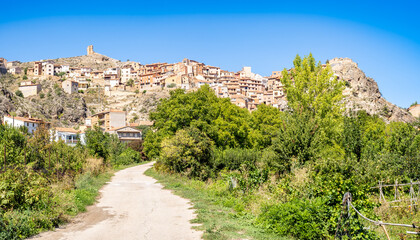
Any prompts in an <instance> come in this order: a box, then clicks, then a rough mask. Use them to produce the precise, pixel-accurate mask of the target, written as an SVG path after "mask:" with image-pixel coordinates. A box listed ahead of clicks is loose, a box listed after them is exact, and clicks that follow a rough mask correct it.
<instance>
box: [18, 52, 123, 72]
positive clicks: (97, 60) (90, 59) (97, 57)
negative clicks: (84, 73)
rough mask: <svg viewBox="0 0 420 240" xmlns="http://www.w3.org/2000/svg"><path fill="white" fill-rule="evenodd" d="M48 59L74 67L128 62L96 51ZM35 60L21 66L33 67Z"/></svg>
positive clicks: (120, 64)
mask: <svg viewBox="0 0 420 240" xmlns="http://www.w3.org/2000/svg"><path fill="white" fill-rule="evenodd" d="M47 61H53V62H54V64H60V65H69V66H72V67H89V68H92V69H106V68H111V67H121V66H123V65H124V64H126V63H125V62H121V61H120V60H117V59H114V58H110V57H108V56H105V55H103V54H100V53H96V52H94V53H91V54H89V55H83V56H76V57H67V58H57V59H48V60H47ZM34 62H35V61H33V62H25V63H22V64H21V65H20V67H23V68H24V67H33V66H34Z"/></svg>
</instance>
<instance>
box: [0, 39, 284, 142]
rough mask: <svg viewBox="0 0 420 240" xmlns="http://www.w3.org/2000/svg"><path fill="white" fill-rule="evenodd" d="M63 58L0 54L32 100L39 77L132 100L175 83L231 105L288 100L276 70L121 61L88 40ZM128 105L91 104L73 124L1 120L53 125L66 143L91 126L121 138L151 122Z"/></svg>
mask: <svg viewBox="0 0 420 240" xmlns="http://www.w3.org/2000/svg"><path fill="white" fill-rule="evenodd" d="M76 58H77V57H76ZM69 59H71V58H69ZM66 60H67V61H65V63H63V61H60V59H59V60H56V61H54V60H43V61H35V62H31V63H21V62H19V61H9V62H8V61H7V60H6V59H4V58H0V73H1V74H6V73H8V74H11V75H14V76H16V77H18V78H19V79H21V81H20V82H19V84H18V90H17V91H16V93H18V92H19V93H18V94H17V95H21V97H23V98H25V99H26V98H28V99H31V100H32V101H34V100H35V99H36V97H39V95H42V96H41V98H43V97H44V96H43V95H44V93H43V92H45V91H43V85H42V84H41V83H42V82H44V85H45V82H54V83H55V87H57V86H58V87H59V88H61V90H62V91H63V92H65V93H67V94H69V95H71V96H73V95H78V94H80V95H83V94H84V93H85V92H89V90H92V89H95V90H97V89H100V92H101V93H103V94H104V95H105V97H108V98H111V99H113V100H114V99H117V98H118V97H115V96H120V95H122V96H123V97H125V98H124V100H125V101H130V98H128V97H130V96H132V95H130V94H139V93H146V92H149V93H150V92H154V91H155V92H156V91H162V90H163V89H165V90H166V89H169V90H170V89H176V88H181V89H184V90H186V91H191V90H194V89H197V88H199V87H201V86H203V85H206V84H207V85H209V86H210V87H211V88H212V89H213V90H214V91H215V94H216V95H217V96H219V97H222V98H230V100H231V102H232V103H233V104H235V105H237V106H239V107H241V108H247V109H249V110H250V111H252V110H254V109H256V108H257V105H259V104H267V105H272V106H274V107H277V108H283V107H285V106H286V104H287V103H286V100H285V96H284V93H283V89H282V85H281V83H280V72H273V74H272V76H269V77H262V76H261V75H258V74H255V73H252V71H251V67H243V69H242V70H241V71H238V72H229V71H225V70H222V69H220V68H219V67H214V66H209V65H206V64H204V63H200V62H197V61H194V60H190V59H184V60H183V61H182V62H178V63H153V64H146V65H142V64H140V63H137V62H131V61H127V62H124V63H122V62H121V61H118V60H115V59H112V58H109V57H106V56H104V55H102V54H99V53H96V52H94V50H93V46H92V45H90V46H88V48H87V55H86V56H82V57H79V58H77V59H73V60H72V61H68V59H66ZM84 63H85V64H84ZM81 64H82V65H86V66H81ZM166 93H167V91H166ZM140 95H141V94H140ZM166 96H167V94H166ZM160 97H161V96H160ZM124 100H121V101H124ZM126 106H127V105H125V104H120V101H118V100H115V101H114V105H112V104H111V105H109V107H108V108H107V109H96V108H94V109H95V110H97V111H94V110H92V111H91V112H90V114H87V115H86V116H85V117H84V119H83V125H82V126H77V127H76V129H74V128H69V127H58V126H60V125H62V124H61V123H59V124H51V123H50V122H48V121H46V120H45V119H40V118H36V117H34V116H31V115H30V114H29V115H28V116H11V115H9V114H6V115H5V116H4V118H3V123H7V124H10V125H13V126H15V127H19V126H25V127H27V128H28V131H29V133H34V132H35V130H36V129H37V128H38V127H39V126H41V125H43V126H47V127H48V128H51V129H53V130H52V131H54V136H55V138H56V140H59V139H62V140H64V141H65V142H66V143H67V144H69V145H75V144H76V143H77V142H78V141H79V140H80V141H82V143H83V141H84V132H85V130H86V129H88V128H91V127H92V126H95V125H98V126H99V127H100V128H101V129H102V130H103V131H106V132H109V133H113V134H117V135H118V137H119V139H120V140H121V141H123V142H130V141H138V140H141V139H142V132H141V131H140V130H139V128H136V127H137V126H151V125H152V124H153V123H152V122H150V121H148V119H146V118H140V119H138V116H137V114H136V113H135V112H134V113H132V112H130V111H129V109H127V107H126ZM131 110H132V109H131ZM141 111H143V110H141ZM130 113H132V114H130ZM25 115H26V114H25ZM88 115H90V116H88ZM133 116H134V117H133ZM58 118H59V117H58ZM56 125H58V126H56Z"/></svg>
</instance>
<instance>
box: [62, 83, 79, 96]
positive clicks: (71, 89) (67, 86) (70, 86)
mask: <svg viewBox="0 0 420 240" xmlns="http://www.w3.org/2000/svg"><path fill="white" fill-rule="evenodd" d="M61 87H62V88H63V90H64V92H66V93H68V94H72V93H77V92H78V91H79V83H78V82H75V81H71V80H66V81H63V82H62V83H61Z"/></svg>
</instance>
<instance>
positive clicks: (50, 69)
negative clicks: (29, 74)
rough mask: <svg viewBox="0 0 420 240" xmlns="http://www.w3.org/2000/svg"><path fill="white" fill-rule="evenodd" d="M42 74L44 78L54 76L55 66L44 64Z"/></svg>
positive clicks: (48, 63)
mask: <svg viewBox="0 0 420 240" xmlns="http://www.w3.org/2000/svg"><path fill="white" fill-rule="evenodd" d="M42 74H43V75H44V76H54V64H53V63H50V62H45V63H43V64H42Z"/></svg>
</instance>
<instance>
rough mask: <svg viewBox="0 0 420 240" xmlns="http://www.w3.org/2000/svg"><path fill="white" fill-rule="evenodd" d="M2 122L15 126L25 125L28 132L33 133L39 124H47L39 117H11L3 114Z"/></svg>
mask: <svg viewBox="0 0 420 240" xmlns="http://www.w3.org/2000/svg"><path fill="white" fill-rule="evenodd" d="M4 124H8V125H10V126H13V127H16V128H19V127H26V128H27V129H28V132H29V133H30V134H33V133H34V132H35V131H36V129H37V128H38V127H39V126H40V125H41V124H46V125H48V124H47V123H46V122H44V121H43V120H41V119H37V118H24V117H12V116H4Z"/></svg>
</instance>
